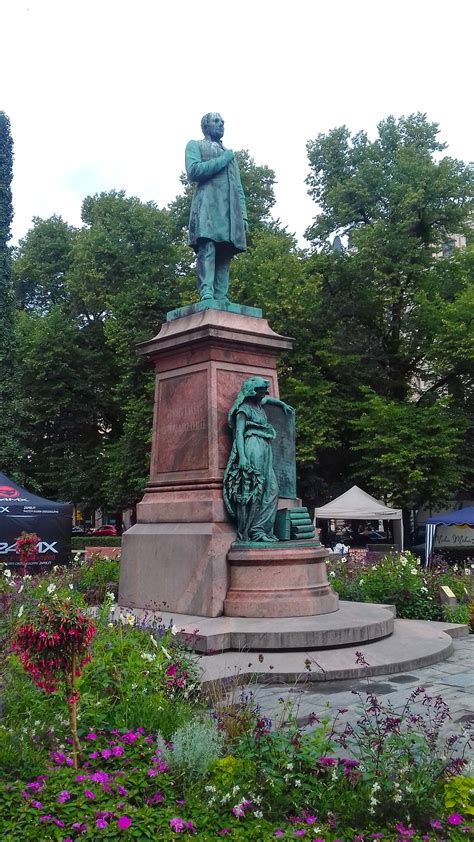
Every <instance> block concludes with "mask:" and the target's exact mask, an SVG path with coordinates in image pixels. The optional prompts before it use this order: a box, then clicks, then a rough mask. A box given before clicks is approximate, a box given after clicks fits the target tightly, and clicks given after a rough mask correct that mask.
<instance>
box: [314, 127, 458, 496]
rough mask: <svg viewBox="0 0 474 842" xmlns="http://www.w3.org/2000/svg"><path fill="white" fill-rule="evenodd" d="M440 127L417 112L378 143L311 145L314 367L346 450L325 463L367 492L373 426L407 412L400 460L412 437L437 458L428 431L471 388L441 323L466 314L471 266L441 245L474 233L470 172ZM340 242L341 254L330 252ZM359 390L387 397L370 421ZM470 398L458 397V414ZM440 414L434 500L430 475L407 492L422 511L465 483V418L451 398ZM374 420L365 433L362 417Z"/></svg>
mask: <svg viewBox="0 0 474 842" xmlns="http://www.w3.org/2000/svg"><path fill="white" fill-rule="evenodd" d="M438 131H439V130H438V126H437V125H436V124H435V123H430V122H428V120H427V119H426V116H425V115H422V114H414V115H411V116H409V117H406V118H404V117H402V118H400V119H399V120H396V119H395V118H393V117H390V118H388V119H387V120H384V121H383V122H381V123H380V124H379V126H378V137H377V138H376V139H375V140H374V141H370V140H369V139H368V137H367V135H366V134H365V133H364V132H360V133H358V134H356V135H354V136H351V134H350V132H349V131H348V129H347V128H345V127H342V128H338V129H334V130H333V131H331V132H329V133H328V134H327V135H319V136H318V137H317V138H316V140H314V141H310V142H309V143H308V155H309V161H310V174H309V176H308V179H307V183H308V186H309V192H310V195H311V196H312V197H313V199H314V200H315V201H316V202H317V203H318V205H319V207H320V213H319V214H318V216H317V217H316V218H315V220H314V222H313V224H312V225H311V226H310V228H309V229H308V231H307V236H308V238H309V239H310V241H311V244H312V246H313V254H312V256H311V258H310V265H309V270H310V271H312V272H313V273H314V275H315V278H318V279H319V282H320V284H321V285H320V300H319V319H318V320H317V323H315V329H317V330H318V331H319V336H320V341H319V345H320V348H321V349H322V348H324V347H325V348H326V353H323V354H322V355H321V353H320V351H318V350H317V352H316V355H315V360H314V362H315V364H316V365H318V364H319V363H320V362H321V363H322V365H323V366H325V378H326V379H327V380H328V381H329V382H333V383H335V382H338V384H339V394H340V398H341V400H340V406H339V412H338V417H337V419H336V426H337V427H338V430H337V434H336V438H337V441H338V443H337V445H336V447H335V448H333V447H329V448H328V450H327V453H326V454H324V453H323V454H320V456H321V455H322V456H323V458H325V457H329V460H328V465H330V464H331V463H333V462H335V463H336V464H337V463H338V462H340V457H341V456H342V457H343V459H342V461H343V463H344V465H345V475H346V478H347V481H350V479H351V478H354V479H355V478H357V479H358V480H359V482H361V481H365V483H366V484H367V486H368V488H369V490H370V489H371V488H373V489H374V490H377V489H379V490H380V488H381V485H382V483H381V481H380V464H379V461H378V460H379V457H380V441H376V439H375V437H374V436H373V435H372V433H371V430H373V428H372V427H371V426H370V425H371V424H375V426H377V424H376V421H374V418H376V415H377V413H378V414H379V418H378V422H379V426H380V429H381V430H382V429H385V422H386V418H387V417H392V418H396V417H398V416H397V412H399V413H401V415H400V418H401V417H403V419H404V422H403V424H401V425H400V430H399V434H398V441H399V446H398V448H397V454H395V452H394V454H393V458H394V459H396V458H398V457H400V458H401V459H402V458H403V454H404V453H405V456H407V455H408V454H409V452H410V449H411V447H412V444H411V442H412V438H411V436H410V435H409V434H408V431H409V430H410V429H411V430H412V432H413V435H414V437H415V438H416V440H417V442H418V445H419V448H418V452H428V451H429V449H430V441H431V437H432V434H431V433H430V432H429V431H430V425H432V423H433V417H434V415H436V414H437V415H438V416H439V415H440V413H441V409H440V407H441V404H440V403H439V401H440V399H441V398H443V397H444V396H445V393H446V390H447V388H448V386H447V384H448V381H449V382H450V383H452V384H453V383H454V382H455V381H456V385H457V388H458V391H459V389H461V390H464V393H465V391H466V390H467V391H469V390H470V389H471V388H472V368H470V365H471V364H470V363H468V362H467V361H463V360H461V358H460V355H459V354H456V352H455V348H454V345H453V344H452V343H451V344H450V343H449V342H448V341H446V340H442V342H441V345H442V347H443V348H444V350H445V351H446V353H441V348H440V333H441V334H443V333H445V329H443V328H441V330H440V326H442V324H443V322H445V321H446V320H448V321H449V322H451V320H450V318H449V315H448V314H451V315H452V316H453V317H454V313H455V312H456V313H458V314H459V313H460V312H461V311H460V309H459V308H460V306H461V310H462V305H461V304H460V303H461V301H463V300H464V297H465V296H466V295H468V291H467V286H468V283H469V282H468V281H467V277H466V270H465V268H464V269H462V268H461V267H460V264H459V261H458V260H457V258H456V257H452V256H446V257H443V249H442V246H443V243H445V242H446V241H447V240H449V238H450V237H451V236H452V234H453V233H459V232H462V231H463V230H466V228H467V227H468V224H469V218H470V213H471V210H472V184H473V174H472V169H471V168H470V167H468V166H467V165H465V164H464V163H463V162H461V161H457V160H455V159H453V158H449V157H447V156H445V157H441V153H442V152H443V150H444V148H445V147H444V145H443V144H441V143H440V142H439V141H438ZM336 235H337V236H339V237H340V238H341V240H342V248H341V247H339V248H338V249H337V250H334V249H333V248H332V247H331V240H332V239H333V237H335V236H336ZM471 283H472V277H471ZM323 316H324V318H322V317H323ZM464 325H465V326H464V327H463V326H461V325H459V326H458V329H459V330H460V331H461V332H462V331H463V330H465V329H467V327H466V325H467V322H465V323H464ZM453 330H455V328H453ZM450 332H451V328H449V329H448V333H450ZM328 351H329V356H328V353H327V352H328ZM331 357H332V359H331ZM361 387H368V388H370V389H371V391H372V392H373V394H374V395H375V396H378V397H379V398H380V400H378V401H377V400H375V399H374V400H373V401H372V403H371V404H370V413H368V412H367V401H368V398H367V396H366V393H364V392H363V390H362V389H361ZM463 400H464V398H459V396H458V407H460V406H461V405H462V403H463ZM395 410H397V411H395ZM442 414H443V419H444V421H443V424H444V426H443V442H444V444H447V443H449V442H450V444H449V446H448V447H447V449H445V451H444V456H443V459H442V460H439V461H438V462H436V460H434V462H433V464H432V465H431V468H430V470H431V472H432V481H431V484H432V489H435V488H436V489H437V492H436V494H435V493H434V490H433V492H432V493H431V496H427V490H426V484H425V483H424V479H423V477H422V476H421V474H423V471H421V472H420V478H419V483H418V488H415V487H413V483H412V482H411V481H410V495H409V496H410V499H411V500H414V499H416V500H417V504H418V505H420V504H421V503H422V502H423V501H426V502H428V501H430V500H431V502H432V501H433V500H434V497H435V496H436V497H437V501H438V502H441V497H443V498H444V500H446V499H448V498H449V495H450V494H452V493H453V492H454V491H455V490H456V488H457V487H459V472H458V471H457V470H456V465H457V463H458V462H459V457H460V444H459V440H460V436H461V432H462V430H463V429H464V428H465V424H466V418H465V417H461V416H460V414H459V412H458V411H454V403H453V400H451V401H449V402H448V404H447V405H446V406H445V407H444V409H443V412H442ZM366 416H367V424H368V426H367V427H366V428H364V427H363V426H361V425H360V423H359V421H358V419H360V418H361V417H366ZM369 421H370V424H369ZM369 428H370V429H369ZM440 429H441V427H440ZM415 431H416V435H415ZM392 447H394V444H393V442H392ZM362 454H364V458H362ZM387 459H389V455H388V454H387ZM448 463H449V465H448ZM386 464H387V465H388V462H387V463H386ZM443 465H444V467H443ZM361 466H362V467H361ZM447 467H449V468H450V469H449V470H445V468H447ZM362 468H363V474H362V475H361V470H362ZM387 471H388V468H387ZM400 476H401V475H400ZM327 480H328V483H329V477H327ZM438 480H439V482H438ZM401 482H402V480H401V478H399V485H396V483H395V478H394V474H392V482H391V487H390V492H389V491H388V489H386V493H387V494H390V495H391V496H392V498H393V499H395V498H397V499H401V496H402V487H401V485H400V483H401Z"/></svg>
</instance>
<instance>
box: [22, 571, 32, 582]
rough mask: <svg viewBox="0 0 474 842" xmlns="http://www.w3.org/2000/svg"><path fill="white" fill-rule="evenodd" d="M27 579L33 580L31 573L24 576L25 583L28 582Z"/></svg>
mask: <svg viewBox="0 0 474 842" xmlns="http://www.w3.org/2000/svg"><path fill="white" fill-rule="evenodd" d="M27 579H31V576H30V574H29V573H27V574H26V576H23V581H24V582H26V581H27Z"/></svg>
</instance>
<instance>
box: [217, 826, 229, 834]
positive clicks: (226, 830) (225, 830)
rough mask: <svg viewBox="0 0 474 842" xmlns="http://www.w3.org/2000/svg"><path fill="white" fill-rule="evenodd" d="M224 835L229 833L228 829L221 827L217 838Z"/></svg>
mask: <svg viewBox="0 0 474 842" xmlns="http://www.w3.org/2000/svg"><path fill="white" fill-rule="evenodd" d="M226 833H230V827H223V828H221V830H218V831H217V835H218V836H225V835H226Z"/></svg>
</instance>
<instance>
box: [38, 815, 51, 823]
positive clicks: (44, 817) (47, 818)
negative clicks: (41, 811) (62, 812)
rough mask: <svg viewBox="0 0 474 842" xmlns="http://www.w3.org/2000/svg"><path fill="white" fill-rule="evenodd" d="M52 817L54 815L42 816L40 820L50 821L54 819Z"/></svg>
mask: <svg viewBox="0 0 474 842" xmlns="http://www.w3.org/2000/svg"><path fill="white" fill-rule="evenodd" d="M52 818H53V817H52V816H49V815H48V816H40V817H39V820H40V822H49V820H50V819H52Z"/></svg>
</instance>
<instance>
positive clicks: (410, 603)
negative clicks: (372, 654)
mask: <svg viewBox="0 0 474 842" xmlns="http://www.w3.org/2000/svg"><path fill="white" fill-rule="evenodd" d="M471 572H472V568H471V566H470V565H468V566H466V567H462V566H459V567H458V566H456V565H455V566H454V567H450V566H448V565H447V564H442V565H439V566H438V567H434V568H432V569H430V570H426V569H424V568H422V567H421V565H420V560H419V558H417V557H416V556H414V555H412V554H411V553H409V552H405V553H401V554H398V553H392V554H389V555H387V556H385V558H383V559H382V560H380V561H378V562H377V563H373V562H370V561H361V560H360V559H359V558H352V557H351V555H349V557H348V558H347V557H345V556H340V557H337V556H333V557H332V558H331V561H330V564H329V572H328V576H329V581H330V583H331V585H332V587H333V588H334V589H335V590H336V591H337V592H338V594H339V596H340V597H341V599H346V600H351V601H355V602H376V603H385V604H393V605H395V607H396V609H397V617H399V618H405V619H416V620H448V621H449V620H451V621H452V622H457V623H461V622H463V623H468V622H469V593H470V589H471V582H472V578H473V577H472V576H471ZM441 585H447V586H448V587H450V588H451V590H452V591H453V592H454V594H455V596H456V597H457V599H458V603H459V605H458V606H457V608H456V611H450V609H449V608H444V609H443V606H442V605H441V603H440V597H439V590H440V587H441Z"/></svg>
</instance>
